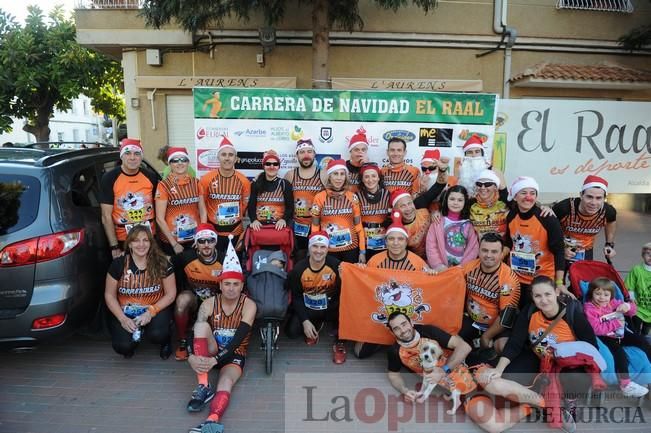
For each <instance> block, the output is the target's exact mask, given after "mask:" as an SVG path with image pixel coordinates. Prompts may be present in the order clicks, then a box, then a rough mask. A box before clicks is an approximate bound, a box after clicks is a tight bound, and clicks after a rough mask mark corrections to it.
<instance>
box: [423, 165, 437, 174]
mask: <svg viewBox="0 0 651 433" xmlns="http://www.w3.org/2000/svg"><path fill="white" fill-rule="evenodd" d="M435 170H436V167H434V166H432V167H421V168H420V171H422V172H423V173H427V172H428V171H435Z"/></svg>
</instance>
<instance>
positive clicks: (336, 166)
mask: <svg viewBox="0 0 651 433" xmlns="http://www.w3.org/2000/svg"><path fill="white" fill-rule="evenodd" d="M342 169H343V170H346V173H348V167H346V161H344V160H343V159H331V160H330V161H329V162H328V168H327V170H326V174H327V175H330V173H332V172H333V171H336V170H342Z"/></svg>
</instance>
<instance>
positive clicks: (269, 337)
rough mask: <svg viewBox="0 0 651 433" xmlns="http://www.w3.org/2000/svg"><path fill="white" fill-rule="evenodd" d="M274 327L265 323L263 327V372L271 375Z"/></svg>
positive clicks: (269, 323)
mask: <svg viewBox="0 0 651 433" xmlns="http://www.w3.org/2000/svg"><path fill="white" fill-rule="evenodd" d="M275 331H276V330H275V326H274V325H273V323H271V322H267V324H266V325H265V327H264V331H263V332H264V338H263V340H262V341H263V344H264V361H265V371H266V372H267V374H271V369H272V362H273V353H274V344H275V338H274V334H275Z"/></svg>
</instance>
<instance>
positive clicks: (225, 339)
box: [213, 328, 235, 349]
mask: <svg viewBox="0 0 651 433" xmlns="http://www.w3.org/2000/svg"><path fill="white" fill-rule="evenodd" d="M213 335H214V336H215V341H217V345H218V346H219V348H220V349H221V348H224V347H226V346H227V345H228V343H230V342H231V340H232V339H233V337H234V336H235V329H224V328H219V329H215V331H214V332H213Z"/></svg>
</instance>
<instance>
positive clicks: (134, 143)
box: [120, 138, 142, 158]
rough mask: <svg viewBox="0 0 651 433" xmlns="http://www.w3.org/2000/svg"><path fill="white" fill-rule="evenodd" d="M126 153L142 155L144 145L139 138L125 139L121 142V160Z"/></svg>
mask: <svg viewBox="0 0 651 433" xmlns="http://www.w3.org/2000/svg"><path fill="white" fill-rule="evenodd" d="M126 152H140V153H142V144H140V140H138V139H137V138H124V139H123V140H122V141H121V142H120V158H121V157H122V156H123V155H124V154H125V153H126Z"/></svg>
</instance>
